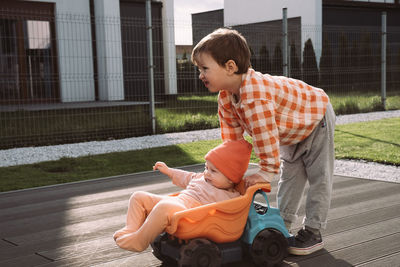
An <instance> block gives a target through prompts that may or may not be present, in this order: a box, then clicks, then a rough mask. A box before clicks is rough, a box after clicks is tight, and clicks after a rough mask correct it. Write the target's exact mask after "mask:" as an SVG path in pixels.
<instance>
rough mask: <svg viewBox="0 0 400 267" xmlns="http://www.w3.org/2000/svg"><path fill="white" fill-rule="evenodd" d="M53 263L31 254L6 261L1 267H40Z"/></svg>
mask: <svg viewBox="0 0 400 267" xmlns="http://www.w3.org/2000/svg"><path fill="white" fill-rule="evenodd" d="M49 262H51V261H50V260H48V259H45V258H43V257H41V256H39V255H36V254H29V255H26V256H22V257H19V258H13V259H9V260H6V261H0V266H1V267H16V266H19V267H20V266H23V267H30V266H38V265H42V264H46V263H49Z"/></svg>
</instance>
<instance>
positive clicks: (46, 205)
mask: <svg viewBox="0 0 400 267" xmlns="http://www.w3.org/2000/svg"><path fill="white" fill-rule="evenodd" d="M175 188H176V189H175ZM166 189H168V191H173V190H178V189H177V187H176V186H174V185H173V184H172V183H171V182H170V181H168V182H164V183H157V184H151V185H144V186H135V187H128V188H125V189H120V190H113V191H108V192H102V193H94V194H84V195H82V196H75V197H70V198H61V197H59V198H56V199H51V200H48V201H43V202H38V203H28V204H27V203H24V205H20V206H15V207H10V208H4V209H0V216H1V218H2V222H6V221H8V220H16V219H20V218H26V217H30V216H38V215H42V214H49V213H52V212H58V211H64V210H71V209H74V208H81V207H85V206H91V205H98V204H104V203H110V202H115V201H121V200H126V201H127V200H129V197H130V195H131V194H132V192H133V191H138V190H142V191H149V192H155V193H163V192H164V191H166ZM43 194H44V193H43ZM0 199H1V198H0Z"/></svg>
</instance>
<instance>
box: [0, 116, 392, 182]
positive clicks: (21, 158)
mask: <svg viewBox="0 0 400 267" xmlns="http://www.w3.org/2000/svg"><path fill="white" fill-rule="evenodd" d="M393 117H400V110H393V111H385V112H370V113H361V114H354V115H342V116H337V118H336V124H337V125H340V124H347V123H354V122H365V121H371V120H380V119H383V118H393ZM219 138H220V131H219V129H210V130H199V131H190V132H182V133H169V134H160V135H149V136H142V137H134V138H126V139H119V140H111V141H92V142H84V143H76V144H64V145H56V146H42V147H22V148H12V149H6V150H0V167H6V166H15V165H22V164H32V163H37V162H42V161H51V160H57V159H60V158H63V157H70V158H75V157H81V156H88V155H98V154H105V153H110V152H121V151H131V150H140V149H145V148H152V147H160V146H168V145H175V144H180V143H190V142H196V141H200V140H212V139H219ZM335 174H338V175H344V176H352V177H359V178H367V179H375V180H384V181H391V182H397V183H400V167H395V166H389V165H383V164H377V163H370V162H365V161H348V160H337V161H336V167H335Z"/></svg>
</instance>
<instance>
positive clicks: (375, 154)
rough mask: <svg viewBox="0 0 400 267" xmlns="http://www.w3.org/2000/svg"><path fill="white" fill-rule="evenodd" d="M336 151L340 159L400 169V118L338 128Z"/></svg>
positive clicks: (336, 132)
mask: <svg viewBox="0 0 400 267" xmlns="http://www.w3.org/2000/svg"><path fill="white" fill-rule="evenodd" d="M335 151H336V158H338V159H363V160H366V161H374V162H379V163H384V164H392V165H397V166H400V118H392V119H384V120H379V121H373V122H366V123H353V124H346V125H340V126H337V127H336V131H335Z"/></svg>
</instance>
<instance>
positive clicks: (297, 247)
mask: <svg viewBox="0 0 400 267" xmlns="http://www.w3.org/2000/svg"><path fill="white" fill-rule="evenodd" d="M323 247H324V242H322V238H321V233H318V234H314V233H313V232H311V231H309V230H306V229H301V230H300V231H298V232H297V235H296V236H295V238H294V240H293V242H291V244H289V249H288V250H289V253H290V254H293V255H308V254H311V253H313V252H315V251H317V250H320V249H322V248H323Z"/></svg>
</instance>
